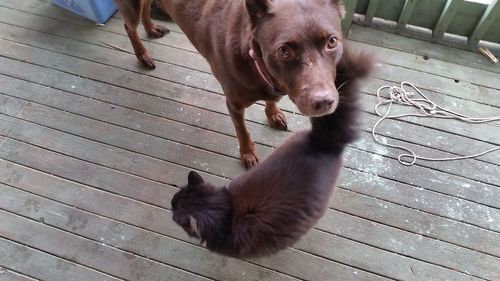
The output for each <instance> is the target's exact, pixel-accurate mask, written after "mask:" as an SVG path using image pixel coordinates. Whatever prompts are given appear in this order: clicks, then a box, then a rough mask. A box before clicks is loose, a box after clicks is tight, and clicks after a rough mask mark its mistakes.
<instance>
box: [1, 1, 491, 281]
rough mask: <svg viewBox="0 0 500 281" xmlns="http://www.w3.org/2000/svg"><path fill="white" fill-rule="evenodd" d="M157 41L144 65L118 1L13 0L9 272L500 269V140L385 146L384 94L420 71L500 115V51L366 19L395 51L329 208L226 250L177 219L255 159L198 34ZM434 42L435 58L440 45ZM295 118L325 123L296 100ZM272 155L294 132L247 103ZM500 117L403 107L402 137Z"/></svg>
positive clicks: (132, 275) (440, 138)
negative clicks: (284, 243)
mask: <svg viewBox="0 0 500 281" xmlns="http://www.w3.org/2000/svg"><path fill="white" fill-rule="evenodd" d="M167 25H168V26H169V27H170V28H171V29H172V31H173V32H172V33H171V34H169V35H168V36H166V37H165V38H162V39H160V40H155V41H147V42H146V45H147V47H148V48H149V50H151V51H152V53H153V54H154V57H155V58H156V59H157V69H156V70H154V71H145V70H142V69H141V68H140V67H139V66H138V64H137V62H136V58H135V57H134V56H133V55H132V54H130V53H126V52H123V51H121V50H119V49H117V48H114V47H112V46H115V47H118V48H121V49H125V50H128V51H130V50H131V45H130V43H129V41H128V38H127V37H126V35H125V34H124V30H123V27H122V21H121V19H120V17H119V15H116V16H115V17H114V18H113V19H111V21H110V22H109V23H108V24H106V26H103V27H99V26H96V25H94V24H92V23H90V22H89V21H86V20H84V19H81V18H79V17H76V16H74V15H72V14H70V13H68V12H66V11H63V10H61V9H59V8H57V7H55V6H53V5H51V4H50V3H49V2H48V0H23V1H18V0H0V280H33V279H41V280H297V279H300V280H370V281H372V280H389V279H391V280H500V151H497V152H495V153H491V154H489V155H486V156H482V157H480V158H478V159H475V160H463V161H453V162H445V163H442V162H441V163H436V162H419V163H418V164H417V165H414V166H411V167H406V166H403V165H401V164H399V163H398V162H397V155H398V154H397V153H398V151H395V150H393V149H388V148H386V147H382V146H379V145H376V144H375V143H374V142H373V140H372V138H371V136H370V129H371V127H372V126H373V125H374V124H375V122H376V121H377V116H376V115H375V114H374V113H373V107H374V106H375V103H376V97H375V92H376V89H377V88H378V87H380V86H381V85H385V84H396V83H399V82H401V81H403V80H408V81H412V82H414V83H415V84H417V86H419V87H421V88H422V89H424V90H425V93H426V94H428V95H429V96H431V97H432V98H433V99H435V100H436V101H437V102H438V103H440V104H443V105H445V106H448V107H451V108H454V109H456V110H457V111H460V112H464V113H467V114H469V115H473V116H491V115H499V114H500V75H499V74H500V65H496V66H495V65H492V64H490V63H489V62H488V61H486V60H485V59H484V58H483V57H482V56H480V55H478V54H473V53H469V52H466V51H461V50H456V49H450V48H446V47H444V46H438V45H432V44H430V43H426V42H421V41H417V40H413V39H407V38H403V37H399V36H397V35H393V34H387V33H382V32H379V31H374V30H369V29H365V28H363V27H360V26H353V30H352V34H351V39H352V41H353V45H354V46H355V47H356V48H363V49H366V50H371V51H373V52H374V53H376V54H378V55H379V58H380V59H381V61H382V66H381V67H379V68H378V71H377V72H376V73H375V74H373V76H372V77H371V78H370V79H369V81H368V82H367V83H365V84H364V86H363V91H364V95H363V107H364V112H363V120H364V123H363V124H364V126H363V129H364V132H363V135H362V139H361V140H359V141H358V142H357V143H355V144H354V145H352V146H351V147H350V148H349V149H348V152H347V155H346V164H345V169H344V171H343V173H342V177H341V180H340V182H339V188H338V189H337V191H336V193H335V194H334V196H333V198H332V201H331V205H330V208H329V210H328V211H327V213H326V215H325V216H324V218H323V219H322V220H321V221H320V222H319V224H318V225H317V226H316V227H315V228H314V229H313V230H312V231H310V233H309V234H308V235H306V236H305V237H304V238H303V239H302V240H301V241H300V242H299V243H298V244H296V245H295V246H294V247H293V248H291V249H288V250H286V251H284V252H281V253H280V254H278V255H276V256H273V257H270V258H265V259H253V260H237V259H231V258H224V257H221V256H218V255H215V254H212V253H210V252H208V251H207V250H206V249H205V248H203V247H202V246H200V245H199V244H198V243H197V242H196V241H193V240H191V239H189V238H188V237H187V236H186V235H185V233H184V232H183V231H182V229H180V228H179V227H177V226H176V225H175V224H174V223H173V221H172V220H171V212H170V210H169V209H170V199H171V198H172V195H173V194H174V193H175V192H176V190H177V189H176V188H175V187H174V185H183V184H185V182H186V180H187V179H186V178H187V173H188V171H189V170H191V169H194V170H198V171H201V172H202V173H203V174H204V176H205V177H206V178H207V179H210V180H212V181H213V182H215V183H218V184H224V183H227V181H228V179H231V178H233V177H235V176H237V175H238V174H240V173H242V172H243V169H242V167H241V166H240V164H239V160H238V148H237V140H236V137H235V131H234V128H233V125H232V123H231V121H230V118H229V116H228V114H227V111H226V108H225V103H224V97H223V96H222V94H221V89H220V86H219V84H218V83H217V81H216V80H215V79H214V78H213V76H212V75H211V74H210V71H209V67H208V65H207V63H206V62H205V61H204V60H203V59H202V58H201V57H200V55H198V54H197V53H196V52H195V51H194V49H193V47H192V46H191V45H190V44H189V42H188V41H187V39H186V38H185V37H184V35H183V34H182V33H181V32H180V31H179V30H178V28H176V27H175V26H174V25H173V24H171V23H167ZM424 55H426V56H428V57H429V58H430V59H428V60H425V59H424V58H423V56H424ZM281 106H282V108H284V109H286V111H287V112H286V114H287V118H288V122H289V127H290V128H291V130H292V131H294V130H297V129H299V128H303V127H307V126H309V125H308V120H307V119H306V118H304V117H302V116H300V115H299V114H296V108H295V106H294V105H292V104H291V103H290V102H289V101H288V100H286V101H283V102H282V105H281ZM247 112H248V113H247V119H248V122H247V124H248V126H249V129H250V131H251V133H252V135H253V137H254V140H255V141H256V143H257V150H258V152H259V154H260V155H261V156H262V157H264V156H265V155H268V154H269V153H270V152H271V151H272V149H273V147H276V146H277V145H279V144H280V143H281V142H282V141H283V138H284V137H286V136H287V135H288V134H289V133H290V132H280V131H275V130H272V129H270V128H269V127H267V126H266V121H265V114H264V111H263V106H262V105H254V106H253V107H251V108H250V109H249V110H248V111H247ZM499 125H500V123H499V122H497V123H494V124H476V125H464V124H462V123H458V122H455V121H448V120H445V121H443V120H438V121H436V120H420V119H415V118H407V119H405V120H402V121H387V122H385V123H383V125H382V126H381V133H382V135H384V137H385V138H386V139H387V140H388V141H390V142H395V143H400V144H401V143H404V144H406V145H408V146H411V147H412V148H415V149H417V150H418V151H419V152H420V153H422V154H425V155H429V156H450V155H457V154H458V155H463V154H470V153H475V152H479V151H481V150H484V149H488V148H491V147H494V145H500V127H499Z"/></svg>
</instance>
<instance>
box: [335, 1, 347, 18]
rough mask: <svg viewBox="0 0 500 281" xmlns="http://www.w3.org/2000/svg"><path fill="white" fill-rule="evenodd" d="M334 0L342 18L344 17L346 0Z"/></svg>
mask: <svg viewBox="0 0 500 281" xmlns="http://www.w3.org/2000/svg"><path fill="white" fill-rule="evenodd" d="M331 1H332V4H333V6H334V7H335V9H336V10H337V12H338V13H339V15H340V18H342V19H343V18H344V16H345V13H346V12H345V6H344V1H343V0H331Z"/></svg>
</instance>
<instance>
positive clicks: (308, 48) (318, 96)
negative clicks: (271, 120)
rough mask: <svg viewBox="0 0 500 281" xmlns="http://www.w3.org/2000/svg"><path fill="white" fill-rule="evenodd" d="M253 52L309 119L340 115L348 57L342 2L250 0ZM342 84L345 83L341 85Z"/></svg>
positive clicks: (330, 0) (248, 7)
mask: <svg viewBox="0 0 500 281" xmlns="http://www.w3.org/2000/svg"><path fill="white" fill-rule="evenodd" d="M246 8H247V10H248V14H249V17H250V22H251V24H252V48H253V49H254V51H255V52H256V53H257V56H260V57H262V59H263V60H264V63H265V65H266V67H267V70H268V71H269V73H270V74H271V75H272V76H273V78H274V80H276V81H275V82H276V84H277V86H278V87H279V88H280V89H281V90H283V91H284V92H285V93H286V94H288V96H289V97H290V99H291V100H292V101H293V102H294V103H295V104H296V105H297V107H298V108H299V110H300V112H301V113H302V114H304V115H306V116H322V115H326V114H329V113H332V112H333V111H335V109H336V107H337V105H338V102H339V93H338V91H337V88H336V85H335V77H336V74H337V73H336V67H337V64H338V63H339V61H340V58H341V57H342V50H343V42H342V41H343V38H342V30H341V18H342V17H343V16H344V14H345V8H344V5H343V3H342V0H246ZM337 86H339V85H337Z"/></svg>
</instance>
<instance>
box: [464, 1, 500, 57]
mask: <svg viewBox="0 0 500 281" xmlns="http://www.w3.org/2000/svg"><path fill="white" fill-rule="evenodd" d="M498 16H500V1H499V0H492V1H491V2H490V3H489V4H488V7H487V8H486V10H485V11H484V14H483V16H482V17H481V19H480V20H479V22H478V23H477V25H476V27H475V28H474V31H473V32H472V33H471V34H470V35H469V40H468V44H469V46H471V47H476V46H477V44H478V43H479V41H480V40H481V39H482V38H483V36H484V35H485V34H486V32H488V30H489V29H490V28H491V27H492V25H493V22H494V21H495V20H496V19H497V17H498Z"/></svg>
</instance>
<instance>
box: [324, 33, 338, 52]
mask: <svg viewBox="0 0 500 281" xmlns="http://www.w3.org/2000/svg"><path fill="white" fill-rule="evenodd" d="M337 44H338V39H337V37H335V36H332V37H330V39H328V44H327V45H326V48H327V49H330V50H331V49H335V47H337Z"/></svg>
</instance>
